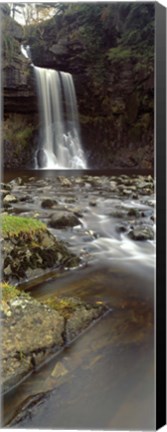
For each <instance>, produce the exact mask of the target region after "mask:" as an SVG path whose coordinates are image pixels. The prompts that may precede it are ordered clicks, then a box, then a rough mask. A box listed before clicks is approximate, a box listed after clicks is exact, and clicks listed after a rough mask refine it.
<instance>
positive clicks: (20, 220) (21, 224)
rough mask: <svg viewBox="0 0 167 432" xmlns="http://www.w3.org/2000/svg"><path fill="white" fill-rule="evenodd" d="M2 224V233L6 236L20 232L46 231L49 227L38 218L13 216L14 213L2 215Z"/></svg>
mask: <svg viewBox="0 0 167 432" xmlns="http://www.w3.org/2000/svg"><path fill="white" fill-rule="evenodd" d="M0 225H1V226H2V235H3V236H4V237H15V236H18V235H19V234H22V236H23V235H24V234H26V233H27V234H29V235H33V234H34V233H36V232H37V231H44V230H46V229H47V227H46V225H45V224H44V223H43V222H41V221H39V220H36V219H33V218H27V217H25V218H24V217H20V216H12V215H1V216H0Z"/></svg>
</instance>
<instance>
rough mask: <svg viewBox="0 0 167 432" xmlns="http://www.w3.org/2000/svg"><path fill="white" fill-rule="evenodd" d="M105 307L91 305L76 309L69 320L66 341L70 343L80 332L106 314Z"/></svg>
mask: <svg viewBox="0 0 167 432" xmlns="http://www.w3.org/2000/svg"><path fill="white" fill-rule="evenodd" d="M105 310H106V309H105V306H104V305H103V306H97V307H91V306H90V305H83V306H82V305H81V306H80V307H78V308H77V309H76V311H75V312H74V313H73V314H72V316H71V317H70V318H69V319H68V320H67V323H66V339H67V342H70V341H71V340H72V339H74V338H75V337H76V336H77V335H78V334H79V333H80V332H82V331H83V330H84V329H85V328H86V327H88V326H89V324H90V323H91V322H92V321H94V320H96V319H97V318H98V317H99V316H100V315H101V314H102V312H104V311H105Z"/></svg>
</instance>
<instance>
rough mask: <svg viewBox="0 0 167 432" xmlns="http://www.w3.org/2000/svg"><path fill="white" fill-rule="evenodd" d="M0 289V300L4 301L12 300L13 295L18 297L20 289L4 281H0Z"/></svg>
mask: <svg viewBox="0 0 167 432" xmlns="http://www.w3.org/2000/svg"><path fill="white" fill-rule="evenodd" d="M0 289H1V297H2V300H3V301H5V302H8V301H9V300H13V299H14V298H15V297H18V296H19V295H20V294H21V291H19V290H18V289H17V288H16V287H14V286H12V285H9V284H8V283H6V282H1V283H0Z"/></svg>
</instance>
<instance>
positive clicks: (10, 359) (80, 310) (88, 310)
mask: <svg viewBox="0 0 167 432" xmlns="http://www.w3.org/2000/svg"><path fill="white" fill-rule="evenodd" d="M62 303H63V307H62ZM64 304H65V307H64ZM56 305H57V306H56V308H57V310H56V308H54V309H53V308H51V307H50V306H49V305H48V304H43V303H39V302H38V301H36V300H34V299H31V297H29V296H26V295H25V294H23V295H21V296H19V297H17V298H16V299H14V300H11V301H10V302H8V304H6V306H5V307H3V308H2V313H1V325H2V326H3V340H2V386H3V392H7V391H9V390H10V389H11V388H12V387H13V386H15V385H17V384H18V383H19V382H20V381H21V380H22V379H24V378H25V377H26V376H27V374H28V373H30V372H31V371H33V370H34V369H35V367H36V366H38V365H39V364H42V363H43V362H44V361H45V360H47V359H48V358H49V356H50V355H51V354H54V353H56V352H58V351H60V350H61V349H62V347H64V346H65V345H66V344H67V343H69V342H71V341H72V340H73V339H74V338H75V337H76V336H77V335H78V334H79V333H81V332H82V331H83V330H84V329H86V328H87V327H88V326H89V325H90V324H91V323H92V322H93V321H95V320H96V319H97V318H99V317H100V316H102V315H103V314H104V313H105V312H106V311H107V307H106V306H105V305H104V304H95V305H88V304H86V303H85V302H81V301H80V300H76V299H73V298H70V299H69V301H68V298H66V299H65V301H64V300H62V302H61V300H58V302H56Z"/></svg>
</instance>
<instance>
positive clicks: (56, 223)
mask: <svg viewBox="0 0 167 432" xmlns="http://www.w3.org/2000/svg"><path fill="white" fill-rule="evenodd" d="M80 224H81V222H80V220H79V219H78V218H77V216H75V214H73V213H69V212H63V213H61V212H59V213H55V214H53V215H52V216H51V218H50V221H49V226H50V227H51V228H57V229H61V228H68V227H74V226H76V225H80Z"/></svg>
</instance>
